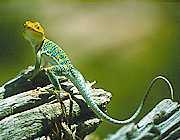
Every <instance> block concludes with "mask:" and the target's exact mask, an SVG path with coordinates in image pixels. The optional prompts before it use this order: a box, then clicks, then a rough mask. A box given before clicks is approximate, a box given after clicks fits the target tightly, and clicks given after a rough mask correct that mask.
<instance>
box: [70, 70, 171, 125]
mask: <svg viewBox="0 0 180 140" xmlns="http://www.w3.org/2000/svg"><path fill="white" fill-rule="evenodd" d="M71 69H72V68H71ZM71 74H72V75H68V76H67V77H68V78H69V79H70V80H71V81H72V82H73V83H74V85H75V86H76V87H77V88H78V90H79V92H80V94H81V95H82V96H83V97H84V99H85V100H86V102H87V104H88V105H89V106H90V108H91V109H92V110H93V111H94V113H96V115H97V116H98V117H100V118H101V119H103V120H105V121H107V122H109V123H112V124H116V125H125V124H128V123H130V122H132V121H133V120H134V119H135V118H136V117H137V116H138V114H139V113H140V111H141V109H142V107H143V105H144V103H145V101H146V99H147V96H148V94H149V92H150V90H151V88H152V86H153V84H154V83H155V82H156V81H157V80H158V79H162V80H164V81H165V82H166V83H167V84H168V86H169V88H170V92H171V96H172V99H173V88H172V86H171V83H170V82H169V81H168V80H167V79H166V78H165V77H163V76H157V77H156V78H154V79H153V81H152V82H151V84H150V86H149V88H148V90H147V92H146V94H145V96H144V98H143V100H142V102H141V104H140V106H139V107H138V109H137V110H136V112H135V113H134V114H133V116H131V117H130V118H129V119H127V120H121V121H120V120H116V119H113V118H111V117H109V116H108V115H106V114H105V113H104V112H102V111H101V110H100V109H99V108H98V106H97V105H96V104H95V103H94V102H93V101H92V100H91V98H90V97H89V95H88V91H87V89H86V84H85V80H84V78H83V76H82V75H81V73H80V72H79V71H77V70H76V69H75V68H74V69H73V70H72V73H71Z"/></svg>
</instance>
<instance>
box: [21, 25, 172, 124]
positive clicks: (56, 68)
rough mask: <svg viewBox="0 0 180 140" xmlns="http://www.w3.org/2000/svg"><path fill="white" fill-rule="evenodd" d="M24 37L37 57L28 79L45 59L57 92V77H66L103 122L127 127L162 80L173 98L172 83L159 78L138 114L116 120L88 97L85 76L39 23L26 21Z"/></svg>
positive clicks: (140, 107) (143, 101)
mask: <svg viewBox="0 0 180 140" xmlns="http://www.w3.org/2000/svg"><path fill="white" fill-rule="evenodd" d="M23 36H24V38H25V39H26V40H28V41H29V42H30V44H31V46H32V48H33V51H34V53H35V56H36V64H35V68H34V71H33V72H32V73H31V74H29V75H28V74H27V75H26V77H28V78H29V79H30V80H31V79H32V78H33V77H34V76H35V75H36V74H37V73H38V72H39V71H40V69H41V58H43V59H44V60H45V61H47V62H49V63H50V64H51V65H52V66H50V67H47V68H46V69H45V73H46V74H47V76H48V77H49V80H50V81H51V83H52V84H53V85H54V86H55V89H56V90H57V91H59V90H60V89H61V86H60V83H59V81H58V79H57V78H56V76H66V77H67V78H68V79H70V81H71V82H72V83H73V84H74V85H75V86H76V88H77V89H78V90H79V93H80V94H81V95H82V96H83V98H84V99H85V100H86V102H87V104H88V105H89V107H90V108H91V109H92V110H93V112H94V113H95V114H96V115H97V116H98V117H100V118H101V119H102V120H105V121H107V122H109V123H111V124H116V125H125V124H128V123H130V122H132V121H133V120H134V119H135V118H136V117H137V116H138V114H139V113H140V111H141V109H142V107H143V105H144V103H145V101H146V98H147V96H148V94H149V91H150V89H151V87H152V85H153V84H154V83H155V81H157V80H158V79H162V80H164V81H165V82H166V83H167V84H168V86H169V88H170V92H171V96H172V98H173V88H172V86H171V83H170V82H169V81H168V80H167V79H166V78H165V77H163V76H157V77H155V78H154V79H153V80H152V82H151V84H150V86H149V88H148V90H147V92H146V94H145V96H144V98H143V100H142V102H141V104H140V105H139V107H138V109H137V110H136V112H135V113H134V114H133V115H132V116H131V117H130V118H128V119H126V120H116V119H114V118H112V117H110V116H108V115H106V114H105V113H104V112H103V111H102V110H101V109H99V107H98V106H97V105H96V104H95V103H94V102H93V101H92V99H91V98H90V96H89V95H88V91H89V90H90V88H89V87H88V86H87V84H86V81H85V79H84V77H83V75H82V74H81V73H80V72H79V71H78V70H77V69H75V67H74V66H73V65H72V63H71V62H70V59H69V58H68V56H67V55H66V53H65V52H64V51H63V50H62V48H61V47H60V46H58V45H57V44H56V43H54V42H52V41H51V40H49V39H47V38H46V37H45V31H44V29H43V27H42V26H41V24H40V23H39V22H37V21H36V22H32V21H25V23H24V30H23ZM57 94H60V93H57Z"/></svg>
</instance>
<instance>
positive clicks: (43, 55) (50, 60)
mask: <svg viewBox="0 0 180 140" xmlns="http://www.w3.org/2000/svg"><path fill="white" fill-rule="evenodd" d="M42 58H43V59H44V60H45V61H47V62H49V63H50V64H51V65H58V63H57V62H56V61H55V60H54V59H53V58H52V57H50V56H48V55H47V54H42Z"/></svg>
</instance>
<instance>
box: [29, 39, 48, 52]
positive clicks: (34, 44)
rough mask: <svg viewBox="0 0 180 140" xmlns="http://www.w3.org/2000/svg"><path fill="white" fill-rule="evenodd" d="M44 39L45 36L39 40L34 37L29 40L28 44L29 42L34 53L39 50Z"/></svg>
mask: <svg viewBox="0 0 180 140" xmlns="http://www.w3.org/2000/svg"><path fill="white" fill-rule="evenodd" d="M44 40H45V37H44V38H43V40H41V41H39V40H36V39H32V40H30V44H31V46H32V47H33V51H34V53H35V54H36V53H37V52H38V51H39V49H40V48H41V46H42V44H43V42H44Z"/></svg>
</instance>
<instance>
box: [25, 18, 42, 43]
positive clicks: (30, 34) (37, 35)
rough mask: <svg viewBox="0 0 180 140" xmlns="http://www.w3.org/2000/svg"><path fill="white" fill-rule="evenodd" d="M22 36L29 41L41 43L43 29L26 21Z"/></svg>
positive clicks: (35, 23) (36, 23)
mask: <svg viewBox="0 0 180 140" xmlns="http://www.w3.org/2000/svg"><path fill="white" fill-rule="evenodd" d="M23 36H24V38H25V39H26V40H29V41H32V40H34V41H42V40H43V39H44V29H43V28H42V27H41V24H40V23H39V22H31V21H26V22H25V23H24V31H23Z"/></svg>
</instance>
